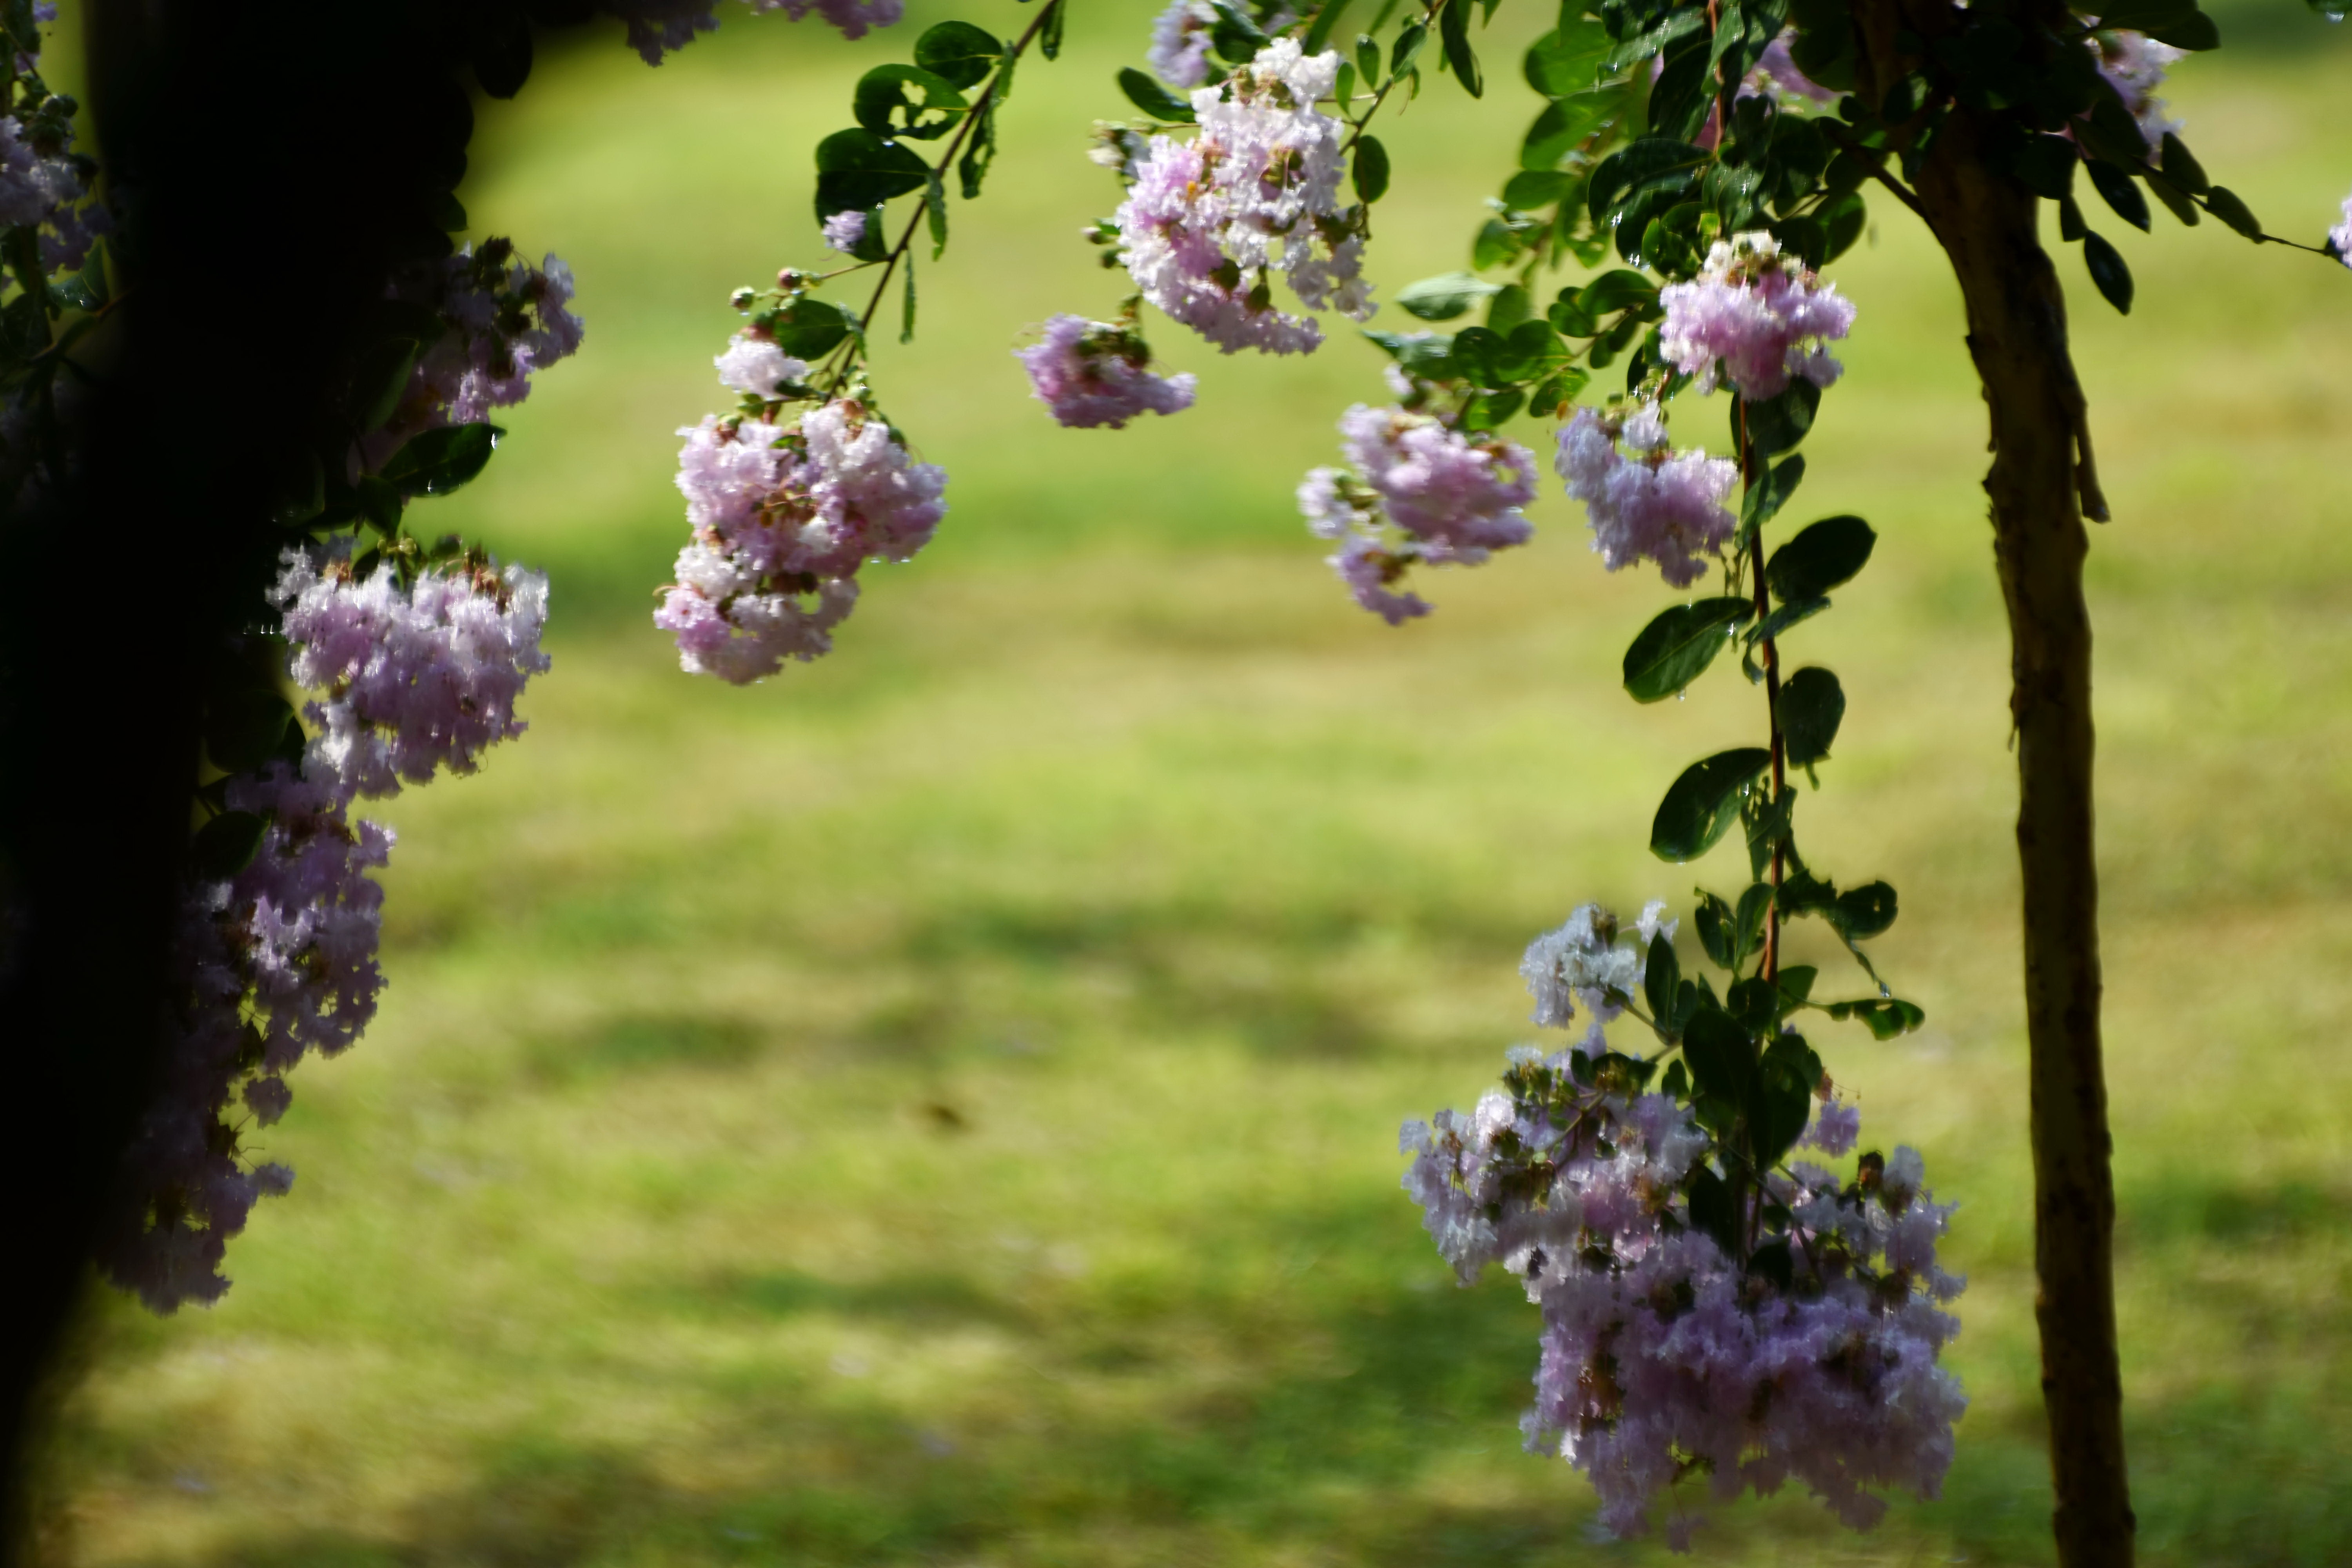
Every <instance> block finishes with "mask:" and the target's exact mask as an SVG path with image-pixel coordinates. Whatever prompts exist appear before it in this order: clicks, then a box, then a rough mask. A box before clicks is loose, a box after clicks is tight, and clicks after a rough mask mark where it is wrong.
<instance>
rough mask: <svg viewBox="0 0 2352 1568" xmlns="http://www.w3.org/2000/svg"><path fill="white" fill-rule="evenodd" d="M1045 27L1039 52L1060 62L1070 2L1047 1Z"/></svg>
mask: <svg viewBox="0 0 2352 1568" xmlns="http://www.w3.org/2000/svg"><path fill="white" fill-rule="evenodd" d="M1045 3H1046V6H1047V10H1046V12H1045V26H1044V27H1043V28H1042V29H1040V30H1039V32H1038V34H1037V52H1038V53H1039V54H1041V55H1043V56H1045V58H1047V59H1049V60H1058V59H1060V58H1062V27H1063V25H1064V24H1065V23H1066V22H1068V21H1069V19H1070V7H1069V0H1045ZM1217 9H1218V10H1219V11H1220V12H1223V11H1224V9H1225V7H1223V6H1222V5H1220V6H1218V7H1217ZM1268 41H1269V40H1268V39H1267V38H1266V37H1265V34H1263V33H1261V34H1259V35H1258V36H1257V38H1256V40H1255V42H1256V47H1258V48H1264V47H1265V46H1266V44H1267V42H1268Z"/></svg>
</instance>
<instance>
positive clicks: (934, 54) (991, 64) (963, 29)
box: [915, 22, 1004, 87]
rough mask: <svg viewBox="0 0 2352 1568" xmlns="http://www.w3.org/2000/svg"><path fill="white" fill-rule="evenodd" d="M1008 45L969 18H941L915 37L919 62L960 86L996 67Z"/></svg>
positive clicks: (970, 83)
mask: <svg viewBox="0 0 2352 1568" xmlns="http://www.w3.org/2000/svg"><path fill="white" fill-rule="evenodd" d="M1003 53H1004V45H1003V43H1002V42H1000V41H999V40H998V39H997V38H996V37H995V36H994V35H992V34H991V33H987V32H984V31H982V29H980V28H978V27H975V26H972V25H971V23H969V22H940V23H936V24H934V25H933V26H930V27H929V28H927V29H925V30H924V33H923V36H922V37H919V38H917V39H916V40H915V63H916V64H917V65H919V66H920V67H922V68H924V69H925V70H927V71H929V72H930V73H931V74H932V75H933V76H937V77H942V78H944V79H947V80H949V81H951V82H953V83H954V84H955V85H956V86H958V87H971V86H972V85H973V84H975V83H976V82H978V81H979V80H980V79H982V77H985V76H986V75H987V74H988V73H989V72H990V71H991V70H992V69H994V68H995V67H996V61H997V58H998V57H999V56H1001V55H1003Z"/></svg>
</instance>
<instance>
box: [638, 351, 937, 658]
mask: <svg viewBox="0 0 2352 1568" xmlns="http://www.w3.org/2000/svg"><path fill="white" fill-rule="evenodd" d="M678 434H679V435H681V436H683V437H686V446H685V447H684V448H683V449H682V450H681V451H680V452H679V454H678V476H677V488H678V489H679V490H681V491H682V492H684V494H685V496H686V500H687V518H688V521H690V522H691V523H692V524H693V525H694V539H693V542H691V543H689V544H688V546H687V547H686V548H685V549H684V550H683V551H681V552H679V554H678V558H677V582H676V583H674V584H671V585H670V586H669V587H668V588H667V589H666V590H665V591H664V596H663V601H662V605H661V608H660V609H658V610H657V611H656V612H655V614H654V624H655V625H656V626H660V627H661V628H662V629H663V630H665V631H668V632H671V633H673V634H675V635H676V637H677V647H678V662H679V664H680V666H681V667H682V668H685V669H686V670H687V671H688V672H689V673H691V674H709V675H716V676H718V677H719V678H720V679H723V680H728V681H731V682H733V683H735V684H736V685H739V686H740V685H744V684H747V683H749V682H751V681H754V680H759V679H762V678H764V677H766V676H770V675H773V674H775V673H776V671H777V670H778V669H780V668H782V666H783V662H784V660H785V659H787V658H796V659H803V660H806V659H813V658H817V657H818V656H819V655H821V654H824V653H825V652H826V651H828V650H829V649H830V648H831V647H832V646H833V638H832V631H833V628H834V627H835V626H838V625H839V624H840V623H841V622H842V620H843V619H844V618H845V617H846V616H848V614H849V612H850V610H851V609H852V608H853V607H855V605H856V602H857V582H856V574H857V571H858V569H859V568H860V567H861V566H863V565H864V564H865V563H866V562H867V561H870V560H878V561H905V560H908V559H909V558H911V557H912V556H913V555H914V554H915V552H918V551H919V550H920V549H921V548H922V547H923V546H924V545H925V544H927V543H929V541H930V537H931V534H932V532H933V531H934V530H936V529H937V528H938V526H939V521H940V518H941V517H942V516H944V515H945V514H946V511H947V505H946V503H945V502H944V501H942V500H940V494H941V492H942V491H943V490H944V489H946V486H947V474H946V472H945V471H944V470H942V469H940V468H938V467H937V466H935V465H933V464H929V463H916V462H910V461H909V460H908V457H907V451H906V448H905V447H901V446H900V445H899V444H898V437H897V435H896V433H895V432H893V431H892V430H891V428H890V427H889V426H887V425H886V424H884V423H883V422H882V421H881V420H879V419H877V418H876V417H874V416H873V415H872V413H871V412H870V411H869V410H868V409H866V407H865V406H864V405H861V404H858V403H856V402H855V401H853V400H850V399H846V398H843V399H838V400H836V401H835V402H832V403H828V404H825V405H824V406H822V407H818V408H813V409H810V410H808V411H807V412H805V413H803V415H801V416H799V417H798V418H797V419H795V420H793V422H792V423H790V424H785V425H780V424H776V423H773V422H772V421H771V420H769V419H765V418H761V419H731V420H723V421H722V420H720V419H719V418H718V417H717V416H710V417H707V418H705V419H704V420H703V422H702V423H701V424H700V425H698V426H688V427H687V428H685V429H682V430H680V431H679V432H678Z"/></svg>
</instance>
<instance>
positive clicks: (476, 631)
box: [271, 551, 548, 795]
mask: <svg viewBox="0 0 2352 1568" xmlns="http://www.w3.org/2000/svg"><path fill="white" fill-rule="evenodd" d="M271 599H272V602H274V603H275V604H276V605H278V608H279V613H280V615H281V616H282V617H283V629H284V632H285V635H286V637H287V640H288V641H289V642H290V643H292V644H293V645H294V646H293V653H292V665H291V670H292V674H293V678H294V683H295V684H296V685H297V686H299V687H301V688H302V689H305V690H308V691H314V692H317V693H320V696H319V697H318V698H316V699H314V700H311V701H310V703H308V704H307V705H306V706H305V707H304V709H303V710H302V711H303V716H304V717H305V718H307V719H308V720H309V721H310V723H311V724H312V726H314V728H315V734H314V737H313V739H312V740H311V742H310V755H309V757H308V758H307V759H306V761H305V763H304V772H305V773H324V774H327V775H330V776H332V777H334V778H336V779H339V780H340V781H341V784H342V785H343V787H344V789H345V790H346V791H347V792H349V793H351V794H353V795H396V794H398V793H399V790H400V786H401V784H402V783H403V781H405V782H406V783H409V784H424V783H426V782H427V781H428V780H430V779H431V778H432V777H433V775H434V773H436V772H437V771H438V770H440V769H443V768H446V769H448V770H449V771H450V772H451V773H472V772H473V771H474V770H475V769H476V768H478V767H479V766H480V765H481V753H482V752H483V751H484V750H485V749H486V748H488V747H489V746H492V745H495V744H497V743H498V742H500V741H505V740H509V739H511V738H513V737H514V736H517V735H520V734H521V733H522V731H523V729H524V725H523V722H522V721H521V720H520V719H518V718H516V717H515V702H516V700H517V699H519V698H520V696H521V695H522V690H523V688H524V687H525V686H526V685H527V684H529V682H530V678H531V677H532V676H534V675H538V674H541V673H543V672H544V671H545V670H546V669H547V668H548V657H547V655H546V654H545V653H543V652H541V650H540V646H539V639H540V634H541V632H542V631H543V630H544V629H545V627H546V625H547V577H546V574H544V573H540V572H533V571H531V570H530V569H529V568H527V567H522V566H509V567H507V568H506V569H505V570H504V571H500V570H499V566H498V563H496V562H494V561H492V560H490V559H489V558H488V557H487V556H476V557H473V558H471V559H468V560H465V561H461V562H458V563H456V564H455V567H454V569H439V568H436V569H433V570H428V571H425V572H422V573H419V574H415V577H414V578H413V579H411V580H409V581H406V582H404V581H403V580H402V577H401V574H399V573H398V572H396V571H395V570H394V567H393V565H392V564H391V563H388V562H387V563H383V564H382V565H379V566H377V567H376V569H375V570H374V571H373V572H372V573H370V574H368V575H367V576H366V577H364V578H362V577H359V576H357V575H356V574H353V573H352V570H351V567H350V564H349V563H348V561H347V560H346V559H345V557H344V554H343V552H341V551H335V552H293V551H289V552H288V553H287V556H286V565H285V570H284V571H283V572H282V573H281V574H279V576H278V585H277V587H276V589H275V591H274V592H273V593H272V595H271Z"/></svg>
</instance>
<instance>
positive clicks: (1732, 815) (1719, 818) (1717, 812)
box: [1650, 746, 1772, 860]
mask: <svg viewBox="0 0 2352 1568" xmlns="http://www.w3.org/2000/svg"><path fill="white" fill-rule="evenodd" d="M1771 761H1772V753H1771V752H1768V751H1766V750H1764V749H1763V748H1762V747H1760V746H1741V747H1738V748H1736V749H1735V750H1732V751H1728V752H1717V753H1716V754H1715V755H1714V756H1711V757H1707V758H1704V759H1702V760H1701V761H1698V762H1696V763H1692V764H1691V765H1690V766H1689V767H1687V768H1685V769H1684V770H1683V772H1682V775H1681V776H1680V777H1679V778H1677V779H1675V782H1674V784H1672V785H1671V786H1670V787H1669V788H1668V789H1667V791H1666V796H1665V799H1664V800H1663V801H1661V802H1660V803H1659V805H1658V811H1657V815H1656V816H1654V818H1653V819H1652V820H1651V823H1650V853H1652V854H1653V855H1655V856H1656V857H1657V858H1659V859H1661V860H1696V859H1697V858H1699V857H1700V856H1701V855H1704V854H1706V852H1707V851H1708V850H1709V849H1712V848H1714V847H1715V846H1716V843H1717V840H1719V839H1720V838H1722V837H1723V836H1724V835H1725V834H1726V833H1727V832H1728V831H1730V828H1731V825H1732V823H1734V822H1735V821H1737V820H1738V816H1739V805H1740V801H1741V799H1742V797H1743V796H1745V795H1746V794H1747V792H1748V788H1749V786H1750V785H1752V784H1754V783H1755V782H1756V778H1757V775H1758V774H1759V773H1762V772H1763V771H1764V770H1765V768H1766V767H1768V766H1769V765H1770V763H1771Z"/></svg>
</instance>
